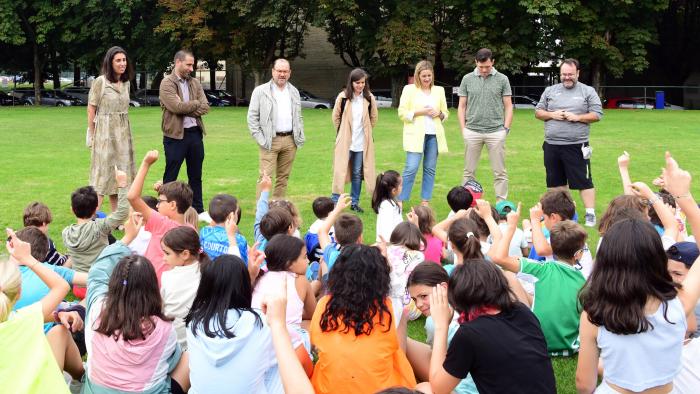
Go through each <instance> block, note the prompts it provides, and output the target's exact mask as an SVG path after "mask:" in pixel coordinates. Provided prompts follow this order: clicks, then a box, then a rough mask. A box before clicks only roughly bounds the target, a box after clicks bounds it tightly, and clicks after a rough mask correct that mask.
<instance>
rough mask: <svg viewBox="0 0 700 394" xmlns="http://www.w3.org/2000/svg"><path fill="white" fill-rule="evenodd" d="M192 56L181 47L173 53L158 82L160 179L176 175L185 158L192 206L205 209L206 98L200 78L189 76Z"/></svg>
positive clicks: (166, 179)
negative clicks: (162, 163) (165, 73)
mask: <svg viewBox="0 0 700 394" xmlns="http://www.w3.org/2000/svg"><path fill="white" fill-rule="evenodd" d="M193 67H194V56H193V55H192V52H190V51H187V50H184V49H183V50H180V51H178V52H177V53H176V54H175V68H173V72H172V73H171V74H170V75H168V76H166V77H165V78H163V81H162V82H161V83H160V107H161V109H162V110H163V121H162V129H163V150H164V152H165V173H164V174H163V183H168V182H172V181H174V180H176V179H177V175H178V173H179V172H180V166H182V162H183V161H187V183H189V185H190V187H191V188H192V194H193V195H192V207H194V209H196V210H197V212H198V213H202V212H203V211H204V203H203V202H202V163H203V162H204V141H203V137H204V134H205V133H204V123H202V115H204V114H206V113H207V112H209V101H208V100H207V97H206V96H205V95H204V90H203V89H202V85H201V84H200V83H199V80H197V79H196V78H192V77H191V76H190V74H191V73H192V70H193Z"/></svg>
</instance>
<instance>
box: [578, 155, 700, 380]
mask: <svg viewBox="0 0 700 394" xmlns="http://www.w3.org/2000/svg"><path fill="white" fill-rule="evenodd" d="M663 178H664V184H665V187H666V190H668V192H669V193H671V195H672V196H673V197H674V198H675V199H676V203H677V204H678V205H679V206H680V207H681V209H682V210H683V211H684V212H685V213H686V215H687V218H688V221H689V222H690V225H691V228H692V230H693V233H695V234H699V233H700V209H699V208H698V206H697V204H696V202H695V200H694V199H693V196H692V195H691V193H690V180H691V177H690V174H689V173H688V172H687V171H683V170H681V169H680V168H679V167H678V164H677V163H676V161H675V160H674V159H673V158H672V157H671V156H670V155H669V154H668V153H667V154H666V168H665V170H664V173H663ZM611 278H616V279H615V280H614V281H612V280H611ZM699 296H700V264H697V263H696V264H693V267H692V268H691V269H690V270H689V272H688V274H687V276H686V278H685V279H684V280H683V284H682V285H681V286H680V288H679V286H678V285H676V284H675V283H673V279H672V278H671V275H670V274H669V273H668V269H667V256H666V253H665V252H664V249H663V246H662V243H661V239H660V238H659V236H658V234H657V233H656V230H655V229H654V228H653V226H652V225H651V224H650V223H649V222H647V221H642V220H638V219H626V220H622V221H620V222H618V223H616V224H614V225H613V226H612V227H611V228H610V229H609V230H608V231H607V232H606V233H605V240H604V241H603V242H602V243H601V245H600V249H599V250H598V253H597V255H596V264H595V267H594V268H593V273H592V274H591V276H590V278H589V279H588V282H587V283H586V285H585V286H584V288H583V290H582V291H581V304H582V307H583V313H582V314H581V327H580V336H581V348H580V351H579V358H578V367H577V370H576V386H577V389H578V390H579V391H580V392H593V391H594V390H595V391H596V392H597V391H601V392H604V393H611V392H622V391H634V392H642V391H643V392H665V393H666V392H671V391H672V390H673V378H674V376H675V375H676V374H677V373H678V372H679V370H680V368H681V364H680V361H681V350H682V347H683V339H684V337H685V333H686V328H687V320H686V316H687V315H688V314H690V313H692V310H693V308H694V307H695V305H696V303H697V301H698V297H699ZM599 359H602V362H603V366H604V368H605V375H604V377H603V382H602V383H601V384H600V386H599V387H598V388H597V389H596V383H597V380H598V379H597V378H598V363H599Z"/></svg>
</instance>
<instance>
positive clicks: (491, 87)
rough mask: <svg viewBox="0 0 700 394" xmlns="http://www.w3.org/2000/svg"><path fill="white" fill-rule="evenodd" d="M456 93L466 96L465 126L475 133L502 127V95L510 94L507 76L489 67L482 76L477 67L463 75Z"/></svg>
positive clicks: (492, 131)
mask: <svg viewBox="0 0 700 394" xmlns="http://www.w3.org/2000/svg"><path fill="white" fill-rule="evenodd" d="M458 94H459V96H460V97H466V98H467V115H466V119H465V120H466V127H467V128H468V129H469V130H471V131H475V132H477V133H494V132H496V131H499V130H501V129H502V128H503V127H504V122H505V108H504V107H503V96H511V95H512V93H511V90H510V82H509V81H508V77H506V76H505V75H503V74H501V73H499V72H498V71H496V69H495V68H492V69H491V74H489V75H488V76H487V77H486V78H484V77H482V76H481V74H480V73H479V69H475V70H474V71H473V72H470V73H469V74H467V75H465V76H464V78H462V83H460V85H459V91H458Z"/></svg>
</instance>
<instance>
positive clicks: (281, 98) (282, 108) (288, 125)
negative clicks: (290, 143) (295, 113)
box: [272, 83, 294, 132]
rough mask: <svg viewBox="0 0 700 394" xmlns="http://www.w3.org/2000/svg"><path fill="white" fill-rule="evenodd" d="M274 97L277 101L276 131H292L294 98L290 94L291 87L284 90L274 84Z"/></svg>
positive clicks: (285, 86) (286, 86)
mask: <svg viewBox="0 0 700 394" xmlns="http://www.w3.org/2000/svg"><path fill="white" fill-rule="evenodd" d="M272 97H273V98H274V99H275V103H276V105H275V131H280V132H286V131H292V129H293V128H294V126H293V125H292V97H291V95H290V93H289V85H287V84H285V85H284V89H281V90H280V88H279V87H277V85H275V84H274V83H273V84H272Z"/></svg>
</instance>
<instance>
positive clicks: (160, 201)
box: [156, 198, 170, 206]
mask: <svg viewBox="0 0 700 394" xmlns="http://www.w3.org/2000/svg"><path fill="white" fill-rule="evenodd" d="M162 202H170V200H168V199H165V200H161V199H160V198H159V199H158V202H157V203H156V206H158V205H160V203H162Z"/></svg>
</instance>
